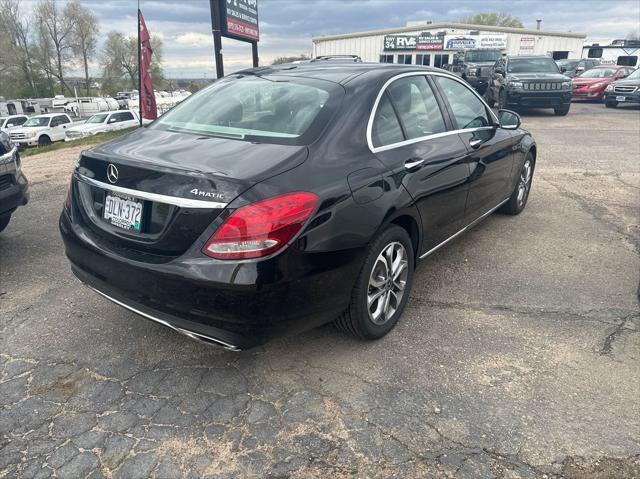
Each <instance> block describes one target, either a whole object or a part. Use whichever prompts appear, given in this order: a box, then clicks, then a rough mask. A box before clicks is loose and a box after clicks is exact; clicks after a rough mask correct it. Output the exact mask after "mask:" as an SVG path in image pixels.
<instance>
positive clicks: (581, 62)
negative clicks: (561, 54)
mask: <svg viewBox="0 0 640 479" xmlns="http://www.w3.org/2000/svg"><path fill="white" fill-rule="evenodd" d="M556 63H557V64H558V67H560V71H561V72H562V73H564V74H565V75H566V76H568V77H569V78H573V77H575V76H578V75H580V74H581V73H583V72H585V71H587V70H591V69H592V68H595V67H597V66H598V65H600V60H595V59H591V58H577V59H567V60H556Z"/></svg>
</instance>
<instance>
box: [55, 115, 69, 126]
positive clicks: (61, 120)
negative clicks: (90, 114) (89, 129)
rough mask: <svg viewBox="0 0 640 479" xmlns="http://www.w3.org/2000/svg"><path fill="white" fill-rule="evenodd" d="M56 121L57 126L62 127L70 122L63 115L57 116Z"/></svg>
mask: <svg viewBox="0 0 640 479" xmlns="http://www.w3.org/2000/svg"><path fill="white" fill-rule="evenodd" d="M56 120H57V123H58V125H64V124H65V123H69V122H70V120H69V118H67V117H66V116H64V115H62V116H57V117H56Z"/></svg>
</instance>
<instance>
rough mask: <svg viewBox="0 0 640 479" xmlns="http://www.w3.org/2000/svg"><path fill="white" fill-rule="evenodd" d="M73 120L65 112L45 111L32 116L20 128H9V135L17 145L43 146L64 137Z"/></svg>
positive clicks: (21, 146) (23, 146)
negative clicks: (45, 112) (43, 113)
mask: <svg viewBox="0 0 640 479" xmlns="http://www.w3.org/2000/svg"><path fill="white" fill-rule="evenodd" d="M71 126H73V122H72V121H71V118H69V115H67V114H66V113H47V114H46V115H38V116H32V117H31V118H29V119H28V120H27V121H26V122H25V123H24V124H23V125H22V126H21V127H20V128H15V129H13V130H11V133H10V136H11V141H13V142H14V143H15V144H16V145H18V147H20V148H26V147H27V146H45V145H48V144H50V143H52V142H54V141H62V140H64V138H65V133H66V130H67V128H70V127H71Z"/></svg>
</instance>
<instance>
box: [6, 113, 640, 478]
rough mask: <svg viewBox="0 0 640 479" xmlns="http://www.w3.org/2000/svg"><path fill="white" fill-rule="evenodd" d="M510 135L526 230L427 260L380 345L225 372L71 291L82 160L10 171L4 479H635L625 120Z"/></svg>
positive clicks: (631, 191) (327, 336)
mask: <svg viewBox="0 0 640 479" xmlns="http://www.w3.org/2000/svg"><path fill="white" fill-rule="evenodd" d="M524 126H525V127H526V128H528V129H530V130H531V131H532V132H533V134H534V136H535V138H536V140H537V142H538V145H539V159H538V168H537V171H536V176H535V178H534V183H533V190H532V193H531V197H530V200H529V204H528V206H527V209H526V210H525V211H524V213H523V214H522V215H520V216H518V217H507V216H502V215H493V216H492V217H490V218H489V219H488V220H487V221H485V222H484V223H482V224H481V225H479V226H477V227H476V228H474V229H473V230H472V231H471V232H469V233H468V234H466V235H465V236H463V237H462V238H460V239H459V240H456V241H455V242H453V243H452V244H450V245H448V246H447V247H445V248H443V249H442V250H440V251H439V252H438V253H437V254H436V255H434V256H432V257H430V258H429V259H427V260H424V261H422V262H421V263H420V264H419V266H418V270H417V274H416V278H415V285H414V289H413V292H412V294H411V300H410V301H409V304H408V307H407V310H406V313H405V315H404V317H403V319H402V321H401V323H400V324H399V325H398V327H397V328H396V329H395V330H394V331H393V332H392V333H391V334H389V335H388V336H387V337H386V338H384V339H383V340H381V341H378V342H371V343H365V342H359V341H356V340H353V339H350V338H348V337H346V336H343V335H341V334H340V333H338V332H336V331H335V330H334V329H333V328H332V327H330V326H327V327H323V328H320V329H316V330H314V331H311V332H308V333H305V334H303V335H299V336H296V337H289V338H283V339H280V340H276V341H273V342H271V343H269V344H267V345H266V346H264V347H260V348H257V349H253V350H250V351H245V352H241V353H229V352H225V351H221V350H217V349H212V348H210V347H207V346H205V345H202V344H199V343H196V342H193V341H191V340H189V339H187V338H185V337H182V336H179V335H177V334H175V333H174V332H172V331H170V330H168V329H166V328H163V327H162V326H159V325H156V324H153V323H151V322H149V321H146V320H144V319H142V318H139V317H137V316H135V315H133V314H131V313H129V312H127V311H125V310H123V309H121V308H119V307H117V306H115V305H113V304H111V303H109V302H107V301H106V300H103V299H102V298H100V297H99V296H98V295H96V294H95V293H93V292H91V291H90V290H88V289H86V288H85V287H83V286H81V285H80V283H79V282H78V281H77V280H75V279H74V278H73V276H72V275H71V273H70V271H69V267H68V263H67V261H66V259H65V257H64V255H63V248H62V244H61V240H60V237H59V234H58V228H57V218H58V214H59V212H60V209H61V205H62V202H63V199H64V196H65V191H66V186H67V183H68V177H69V172H70V170H71V168H72V167H73V164H74V162H75V160H76V158H77V156H78V153H79V150H80V148H72V149H69V150H64V151H56V152H53V153H50V154H42V155H37V156H33V157H29V158H26V159H25V161H24V168H25V170H26V173H27V175H28V176H29V178H30V180H31V182H32V199H31V202H30V204H29V205H28V206H27V207H24V208H21V209H19V210H18V211H17V212H16V214H15V215H14V219H13V220H12V223H11V224H10V225H9V228H8V229H7V230H6V231H5V232H4V233H3V234H2V235H0V478H4V477H22V478H28V477H29V478H30V477H49V476H52V475H56V476H57V477H72V478H78V477H91V478H99V477H108V478H111V477H113V478H136V477H141V478H142V477H163V478H164V477H166V478H170V477H220V478H222V477H225V478H226V477H282V478H284V477H291V478H307V477H309V478H315V477H320V476H322V477H324V478H326V479H329V478H341V477H363V478H364V477H376V478H378V477H380V478H387V477H399V478H405V477H406V478H408V477H420V478H422V477H460V478H466V477H503V478H532V477H548V478H551V477H568V478H570V477H591V478H611V477H621V478H627V477H629V478H631V477H640V405H639V404H640V403H639V401H638V398H639V397H640V335H639V334H638V327H639V326H640V315H639V307H638V296H637V288H638V280H639V271H640V231H639V223H640V219H639V215H640V210H639V205H640V110H639V109H634V108H629V107H627V108H618V109H616V110H611V109H606V108H604V106H603V105H601V104H589V103H587V104H575V105H574V106H573V108H572V110H571V113H570V114H569V116H568V117H563V118H560V117H554V116H553V115H552V114H551V113H549V112H546V111H539V112H529V113H527V114H525V116H524Z"/></svg>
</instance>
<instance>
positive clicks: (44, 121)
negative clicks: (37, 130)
mask: <svg viewBox="0 0 640 479" xmlns="http://www.w3.org/2000/svg"><path fill="white" fill-rule="evenodd" d="M50 119H51V118H49V117H46V116H45V117H40V118H37V117H36V118H29V119H28V120H27V121H26V122H25V124H24V125H22V126H26V127H29V126H47V125H48V124H49V120H50Z"/></svg>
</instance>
